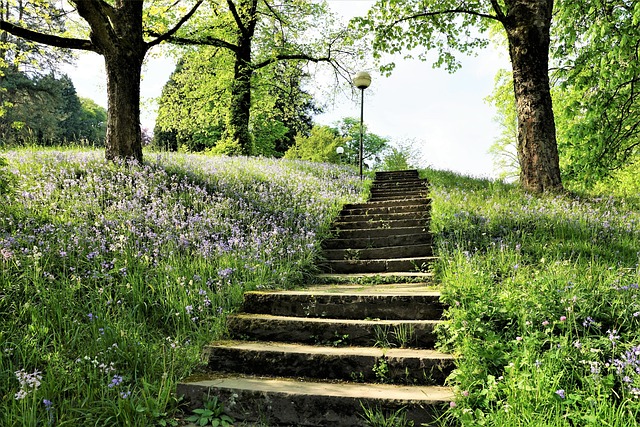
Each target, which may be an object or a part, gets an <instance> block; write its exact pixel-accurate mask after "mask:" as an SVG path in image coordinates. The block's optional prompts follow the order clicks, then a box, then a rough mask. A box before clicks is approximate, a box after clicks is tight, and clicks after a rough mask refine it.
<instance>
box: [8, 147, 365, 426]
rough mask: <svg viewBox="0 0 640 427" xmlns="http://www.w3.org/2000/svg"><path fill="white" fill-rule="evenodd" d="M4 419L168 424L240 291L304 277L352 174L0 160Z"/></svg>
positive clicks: (284, 165) (287, 166) (161, 161)
mask: <svg viewBox="0 0 640 427" xmlns="http://www.w3.org/2000/svg"><path fill="white" fill-rule="evenodd" d="M4 157H5V158H6V159H7V162H8V167H7V170H9V171H10V172H11V173H12V175H13V176H14V177H15V181H13V182H15V183H16V184H15V187H14V188H13V189H12V191H10V192H9V193H7V194H3V195H1V196H0V197H2V199H1V200H0V254H1V256H0V268H1V269H0V425H2V426H36V425H55V426H89V425H96V426H107V425H109V426H111V425H119V426H146V425H172V424H175V419H174V418H175V417H174V416H175V413H176V411H177V409H178V406H179V402H178V400H177V397H176V396H175V394H174V393H175V385H176V382H177V381H179V380H180V379H182V378H184V377H185V376H186V375H187V374H189V372H190V371H191V370H193V369H194V367H196V366H197V365H198V363H199V358H200V353H201V349H202V346H203V345H204V344H205V343H207V342H208V341H211V340H213V339H216V338H219V337H221V336H222V335H223V334H224V332H225V329H224V323H225V322H224V319H225V314H226V313H228V312H230V311H233V310H234V309H235V308H236V307H237V306H238V304H239V302H240V300H241V297H242V293H243V292H244V291H245V290H251V289H257V288H272V287H287V286H295V285H297V284H300V283H301V282H302V281H303V280H304V278H305V274H309V273H311V272H313V262H314V257H315V256H316V254H317V251H318V250H319V240H320V239H321V238H322V236H323V235H324V234H325V233H327V232H328V228H329V225H330V221H331V219H332V218H333V217H334V216H335V215H336V214H337V211H338V210H339V208H340V205H341V204H342V203H344V202H347V201H356V200H360V199H361V195H360V193H361V191H362V186H361V183H360V181H359V180H358V178H357V176H355V175H353V174H352V172H351V171H350V170H349V169H343V168H338V167H334V166H329V165H320V164H310V163H303V162H286V161H281V160H280V161H276V160H267V159H250V158H224V157H206V156H196V155H181V156H178V155H171V156H169V155H163V156H158V157H155V158H153V159H150V160H148V161H147V162H145V164H144V165H134V164H126V163H120V164H114V163H110V162H106V161H104V160H103V159H102V154H101V153H100V152H98V151H82V150H69V151H56V150H48V151H47V150H41V151H31V150H20V151H10V152H6V153H5V154H4Z"/></svg>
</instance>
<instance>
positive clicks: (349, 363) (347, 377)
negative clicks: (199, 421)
mask: <svg viewBox="0 0 640 427" xmlns="http://www.w3.org/2000/svg"><path fill="white" fill-rule="evenodd" d="M204 359H205V360H206V361H207V363H208V366H209V369H211V371H212V372H227V373H237V374H248V375H259V376H264V375H267V376H276V377H292V378H300V377H305V378H312V379H324V380H341V381H356V382H369V383H387V384H411V385H439V384H443V383H444V381H445V379H446V378H447V376H448V375H449V374H450V373H451V371H452V370H453V360H454V359H453V356H452V355H450V354H444V353H440V352H437V351H435V350H419V349H410V348H375V347H340V348H337V347H327V346H311V345H303V344H288V343H281V342H262V341H253V342H251V341H222V342H217V343H214V344H212V345H209V346H207V347H206V348H205V350H204ZM380 369H383V370H384V371H382V372H381V371H380Z"/></svg>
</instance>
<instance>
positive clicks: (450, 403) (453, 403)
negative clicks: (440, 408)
mask: <svg viewBox="0 0 640 427" xmlns="http://www.w3.org/2000/svg"><path fill="white" fill-rule="evenodd" d="M456 406H457V405H456V402H454V401H453V400H452V401H451V402H449V407H450V408H455V407H456Z"/></svg>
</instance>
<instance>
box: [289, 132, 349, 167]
mask: <svg viewBox="0 0 640 427" xmlns="http://www.w3.org/2000/svg"><path fill="white" fill-rule="evenodd" d="M346 143H347V141H346V139H345V138H344V137H342V136H340V134H339V133H338V131H337V129H335V128H331V127H329V126H326V125H316V126H314V127H313V128H311V133H310V135H309V136H303V135H297V136H296V138H295V143H294V144H293V145H292V146H291V147H290V148H289V149H288V150H287V152H286V153H285V155H284V157H285V158H286V159H301V160H309V161H312V162H328V163H340V162H342V161H343V158H342V156H340V155H339V154H338V153H337V151H336V149H337V148H338V147H344V146H345V144H346Z"/></svg>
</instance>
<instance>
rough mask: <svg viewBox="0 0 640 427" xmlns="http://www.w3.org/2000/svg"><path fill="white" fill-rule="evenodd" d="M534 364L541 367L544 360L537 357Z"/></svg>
mask: <svg viewBox="0 0 640 427" xmlns="http://www.w3.org/2000/svg"><path fill="white" fill-rule="evenodd" d="M534 365H535V366H536V368H539V367H540V366H541V365H542V362H541V361H540V360H539V359H536V362H535V363H534Z"/></svg>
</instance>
